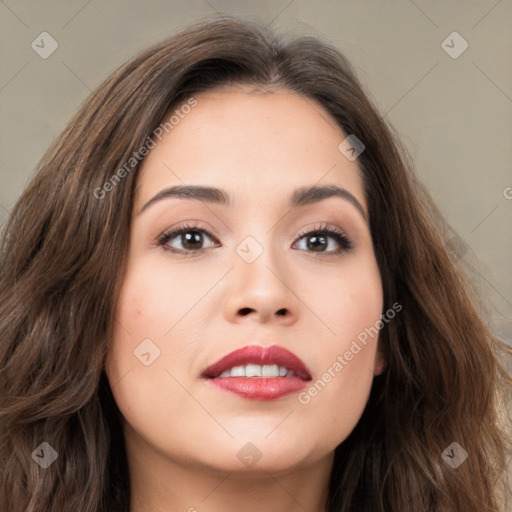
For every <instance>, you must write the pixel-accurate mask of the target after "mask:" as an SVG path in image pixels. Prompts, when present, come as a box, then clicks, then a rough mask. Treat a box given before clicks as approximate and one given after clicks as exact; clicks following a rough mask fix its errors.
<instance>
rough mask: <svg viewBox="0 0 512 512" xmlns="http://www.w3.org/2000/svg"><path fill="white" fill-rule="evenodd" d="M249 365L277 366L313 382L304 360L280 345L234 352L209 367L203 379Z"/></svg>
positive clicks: (247, 347)
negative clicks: (235, 367)
mask: <svg viewBox="0 0 512 512" xmlns="http://www.w3.org/2000/svg"><path fill="white" fill-rule="evenodd" d="M247 364H259V365H267V364H268V365H271V364H277V365H278V366H284V367H286V368H288V370H292V371H293V372H294V373H295V374H296V375H297V376H298V377H300V378H301V379H303V380H311V373H310V372H309V370H308V369H307V367H306V365H305V364H304V363H303V362H302V360H301V359H300V358H299V357H297V356H296V355H295V354H293V353H292V352H290V351H289V350H286V349H285V348H283V347H280V346H278V345H271V346H269V347H261V346H259V345H247V346H245V347H243V348H240V349H237V350H234V351H233V352H230V353H229V354H228V355H226V356H224V357H223V358H221V359H219V360H218V361H217V362H216V363H213V364H212V365H211V366H208V368H206V370H204V371H203V373H202V374H201V377H206V378H215V377H218V376H219V375H220V374H221V373H222V372H224V371H225V370H229V369H230V368H233V367H234V366H245V365H247Z"/></svg>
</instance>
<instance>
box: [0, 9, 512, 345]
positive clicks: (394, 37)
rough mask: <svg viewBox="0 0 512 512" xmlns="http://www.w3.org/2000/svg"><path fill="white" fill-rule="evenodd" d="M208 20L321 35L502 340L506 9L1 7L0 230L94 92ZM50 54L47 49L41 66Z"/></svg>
mask: <svg viewBox="0 0 512 512" xmlns="http://www.w3.org/2000/svg"><path fill="white" fill-rule="evenodd" d="M217 14H233V15H238V16H241V17H245V18H249V19H257V20H260V21H262V22H263V23H264V24H268V25H269V26H270V27H272V28H273V29H275V30H277V31H278V32H279V33H281V34H283V35H285V36H288V37H298V36H301V35H313V36H317V37H320V38H322V39H324V40H326V41H328V42H330V43H332V44H334V45H335V46H336V47H337V48H339V49H340V50H341V51H342V52H343V53H344V54H345V55H346V56H347V57H348V58H349V59H350V60H351V62H352V63H353V64H354V66H355V68H356V70H357V71H358V74H359V77H360V79H361V81H362V83H363V85H364V86H365V88H366V90H367V91H368V92H369V93H370V95H371V97H372V99H373V101H374V102H375V103H376V105H377V107H378V108H379V109H380V111H381V112H382V115H383V116H385V118H386V120H387V121H388V122H389V123H390V124H391V125H393V126H394V127H395V129H396V131H397V132H398V134H399V135H400V138H401V140H402V141H403V143H404V144H405V146H406V148H407V150H408V151H409V153H410V154H411V156H412V158H413V160H414V162H415V164H416V169H417V173H418V175H419V176H420V178H421V180H422V181H423V182H424V183H425V184H426V186H427V188H428V190H429V191H430V193H431V195H432V196H433V198H434V200H435V201H436V203H437V204H438V206H439V207H440V209H441V211H442V212H443V214H444V215H445V217H446V218H447V220H448V222H449V223H450V224H451V226H452V227H453V228H454V229H455V230H456V231H457V232H458V234H459V235H460V238H461V241H459V242H458V244H459V247H461V249H462V254H463V258H464V261H465V262H466V263H468V264H469V265H470V266H472V267H473V268H474V269H475V272H476V276H477V277H478V279H479V281H480V285H481V293H482V296H483V297H484V300H485V301H486V303H488V304H489V306H490V307H491V311H492V314H491V319H492V322H493V327H494V329H495V331H496V332H497V333H498V335H499V336H500V337H502V338H503V339H505V340H506V341H507V342H509V343H510V342H511V340H512V321H511V320H510V319H511V318H512V168H511V162H512V143H511V142H512V136H511V134H512V31H511V29H510V27H512V2H511V1H507V0H501V1H495V0H493V1H487V0H479V1H476V0H471V1H462V0H459V1H448V2H447V1H441V0H434V1H426V0H423V1H422V0H416V1H414V2H413V1H412V0H393V1H377V0H374V1H361V0H351V1H324V0H317V1H306V0H275V1H270V0H262V1H248V0H243V1H240V0H238V1H234V0H208V1H206V0H191V1H185V0H148V1H143V0H131V1H120V0H89V1H87V0H72V1H70V0H66V1H64V0H54V1H50V0H32V1H29V0H6V1H2V2H1V3H0V16H1V21H0V28H1V30H0V34H1V36H0V39H1V57H2V60H1V77H0V112H1V122H0V125H1V141H2V144H1V167H0V226H1V225H3V224H4V223H5V220H6V219H7V216H8V212H9V211H10V209H11V208H12V206H13V205H14V203H15V202H16V200H17V198H18V197H19V195H20V194H21V192H22V190H23V188H24V187H25V185H26V184H27V182H28V180H29V179H30V178H31V176H32V175H33V173H34V170H35V168H36V165H37V162H38V161H39V159H40V158H41V156H42V155H43V153H44V151H45V150H46V149H47V147H48V146H49V144H50V143H51V142H52V141H53V140H54V139H55V137H56V136H57V135H58V134H59V133H60V131H61V130H62V129H63V128H64V126H65V124H66V122H67V121H68V120H69V119H70V117H71V115H72V114H73V113H74V112H75V111H76V109H77V108H78V107H79V106H80V104H81V103H82V102H83V101H84V100H85V98H86V97H87V96H88V95H89V94H90V93H91V91H92V90H94V89H95V88H96V87H97V86H98V85H99V84H100V83H101V82H102V81H103V80H104V79H105V78H106V77H107V76H108V75H109V74H110V73H111V72H112V71H113V70H114V69H115V68H116V67H118V66H119V65H120V64H122V63H123V62H124V61H126V60H127V59H128V58H129V57H131V56H132V55H134V54H135V53H137V52H138V51H139V50H141V49H143V48H145V47H146V46H149V45H151V44H153V43H156V42H158V41H160V40H161V39H164V38H166V37H169V36H171V35H173V34H175V33H176V32H177V31H179V30H181V29H183V28H185V27H186V26H187V25H189V24H191V23H194V22H197V21H202V20H205V19H209V18H211V17H212V16H216V15H217ZM43 32H46V33H47V34H46V35H41V34H42V33H43ZM454 32H456V34H454ZM42 38H43V39H44V43H41V39H42ZM53 40H54V41H53ZM33 42H34V43H33ZM37 45H39V47H38V46H37ZM52 45H53V46H55V45H58V47H57V49H56V50H55V51H54V52H53V53H51V55H49V56H46V58H43V56H42V55H41V53H42V54H43V55H44V52H45V51H46V52H48V51H50V50H51V49H52ZM34 46H35V47H34ZM43 46H44V48H43ZM466 46H467V48H466ZM469 248H470V249H469ZM466 250H467V252H465V251H466Z"/></svg>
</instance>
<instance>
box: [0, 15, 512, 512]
mask: <svg viewBox="0 0 512 512" xmlns="http://www.w3.org/2000/svg"><path fill="white" fill-rule="evenodd" d="M229 84H251V85H254V86H255V87H263V88H267V89H269V90H272V89H275V90H277V89H279V90H283V89H284V90H288V91H292V92H295V93H297V94H300V95H302V96H303V97H305V98H310V99H313V100H316V101H317V102H318V103H319V104H320V105H322V106H323V107H324V108H325V109H326V111H327V112H329V113H330V115H331V116H332V118H333V119H334V120H335V121H336V122H337V124H338V126H339V127H340V128H341V129H342V130H343V132H344V133H345V134H354V135H356V136H357V138H358V139H360V140H361V141H363V143H364V145H365V147H366V148H365V151H364V152H363V153H362V154H361V155H360V156H359V158H358V164H359V168H360V173H361V177H362V180H363V183H364V191H365V196H366V200H367V204H368V210H369V218H370V227H371V234H372V240H373V245H374V248H375V253H376V257H377V262H378V266H379V270H380V274H381V277H382V282H383V290H384V309H383V311H386V310H387V309H389V307H391V305H392V304H393V303H395V302H399V303H400V304H401V305H402V306H403V310H402V311H401V313H400V315H397V316H396V318H395V319H394V320H393V321H392V322H390V323H389V324H387V325H386V326H385V328H384V329H383V330H382V331H381V333H380V336H379V343H380V344H381V347H382V350H383V352H384V355H385V358H386V361H387V366H386V369H385V371H384V372H383V373H382V374H381V375H379V376H377V377H375V379H374V382H373V387H372V391H371V394H370V397H369V400H368V403H367V406H366V408H365V410H364V413H363V415H362V417H361V419H360V421H359V422H358V424H357V425H356V427H355V428H354V430H353V431H352V432H351V434H350V435H349V437H348V438H347V439H346V440H345V441H344V442H343V443H341V444H340V445H339V446H338V447H337V448H336V451H335V458H334V465H333V468H332V473H331V479H330V486H329V495H328V503H327V508H326V512H369V511H371V512H389V511H391V510H392V511H393V512H411V511H415V512H427V511H428V512H460V511H462V510H463V511H465V512H483V511H486V512H491V511H492V512H495V511H499V510H502V509H503V510H504V508H505V506H506V504H505V503H506V501H505V500H506V498H508V497H509V492H508V491H510V489H509V488H508V487H507V486H506V464H507V456H508V455H509V454H510V433H509V431H508V430H507V429H508V422H509V420H510V415H509V413H508V410H509V409H508V403H509V400H510V384H511V383H512V382H511V377H510V375H509V374H508V373H507V371H506V368H505V366H504V364H503V363H502V362H501V361H502V360H503V358H504V357H505V356H510V355H511V350H510V349H509V348H508V347H507V346H506V345H505V343H503V342H502V341H501V340H500V339H499V338H497V337H496V336H495V335H494V334H493V333H492V332H491V330H490V328H489V327H488V326H487V324H486V321H485V316H483V313H482V311H483V309H482V307H481V305H479V303H478V302H477V298H476V295H477V294H476V293H475V292H474V291H472V290H473V288H472V287H471V286H470V285H469V284H468V283H469V279H468V276H467V273H466V272H465V271H463V267H462V264H461V263H462V262H461V261H458V256H457V254H456V251H454V250H453V248H452V247H451V245H450V244H449V243H447V241H448V240H449V237H450V235H451V234H453V233H452V232H451V231H450V228H449V226H448V225H447V223H446V222H445V221H444V220H443V218H442V217H441V215H440V214H439V212H438V210H437V209H436V207H435V205H434V204H433V203H432V200H431V199H430V197H429V195H428V193H427V192H426V191H425V190H424V188H423V187H422V185H421V184H420V183H418V181H417V180H416V178H415V177H414V175H413V172H412V169H413V165H412V163H411V162H410V157H409V156H408V155H407V152H406V151H405V150H404V149H403V147H402V146H401V144H400V142H399V140H398V137H397V136H396V134H395V132H394V130H393V129H392V128H391V127H390V126H389V125H388V123H386V122H385V120H384V119H383V117H382V115H381V114H379V112H378V110H377V108H376V107H375V106H374V105H373V103H372V101H371V100H370V99H369V95H368V94H367V93H365V92H364V89H363V87H362V85H361V83H360V82H359V80H358V78H357V76H356V73H355V71H354V69H353V67H352V66H351V64H350V63H349V62H348V61H347V60H346V58H345V57H344V56H343V55H342V54H341V53H340V52H339V51H338V50H336V49H335V48H333V47H332V46H330V45H329V44H326V43H324V42H322V41H320V40H319V39H317V38H314V37H301V38H299V39H295V40H293V41H290V42H284V41H283V40H282V39H281V38H279V37H277V36H276V35H275V34H273V33H272V32H271V31H270V30H268V29H267V28H265V27H263V26H262V25H261V24H260V23H257V22H253V21H246V20H241V19H238V18H233V17H221V18H216V19H213V20H208V21H203V22H201V23H196V24H195V25H192V26H190V27H188V28H187V29H185V30H183V31H182V32H180V33H179V34H177V35H175V36H174V37H172V38H169V39H167V40H165V41H163V42H161V43H159V44H157V45H155V46H153V47H151V48H149V49H147V50H145V51H142V52H141V53H139V54H138V55H137V56H135V57H134V58H132V59H131V60H130V61H128V62H127V63H126V64H124V65H123V66H121V67H120V68H119V69H117V70H116V71H115V72H114V73H113V74H112V75H111V76H110V77H109V78H108V79H107V80H106V81H105V82H104V83H103V84H102V85H101V86H100V87H99V88H98V89H97V90H96V91H95V92H94V93H93V94H92V95H91V96H90V97H89V98H88V99H87V100H86V101H85V103H84V104H83V106H82V107H81V108H80V110H79V111H78V112H77V113H76V115H75V116H74V117H73V118H72V120H71V121H70V123H69V124H68V125H67V127H66V128H65V129H64V131H63V133H62V134H61V135H60V136H59V137H58V139H57V140H56V142H55V143H54V144H53V145H52V147H51V148H50V149H49V150H48V151H47V153H46V154H45V155H44V157H43V158H42V160H41V162H40V164H39V166H38V169H37V173H36V174H35V176H34V177H33V179H32V181H31V183H30V184H29V185H28V186H27V188H26V189H25V191H24V192H23V193H22V195H21V197H20V198H19V200H18V201H17V203H16V205H15V206H14V208H13V210H12V212H11V215H10V217H9V220H8V223H7V225H6V228H5V229H4V232H3V235H2V240H1V246H0V473H1V478H0V509H1V510H4V511H12V512H18V511H24V512H36V511H59V512H60V511H63V510H77V511H80V512H113V511H115V512H128V511H129V509H130V484H129V473H128V467H127V459H126V454H125V448H124V439H123V434H122V428H121V417H120V412H119V409H118V408H117V406H116V403H115V401H114V399H113V396H112V392H111V389H110V386H109V384H108V382H107V380H106V376H105V359H106V355H107V350H108V343H109V340H110V339H111V336H112V332H113V324H114V322H115V318H114V312H115V305H116V301H117V298H118V291H119V286H120V281H121V280H122V277H123V269H124V264H125V261H126V260H125V258H126V253H127V241H128V240H129V228H130V225H129V224H130V218H131V211H132V202H133V193H134V187H135V183H136V181H135V180H136V175H137V169H138V168H139V166H140V161H130V158H134V156H133V155H134V154H135V153H137V154H138V151H139V149H140V148H142V147H144V146H145V144H147V142H148V137H151V136H152V134H153V132H154V130H155V129H156V127H157V126H158V125H159V124H160V123H161V122H162V120H163V119H164V118H165V116H166V114H168V113H169V112H170V111H171V109H172V108H174V107H176V106H177V105H179V104H180V103H182V102H184V101H186V99H187V98H190V97H191V96H192V95H194V94H197V93H200V92H202V91H205V90H208V89H212V88H214V87H217V86H222V85H229ZM129 161H130V162H131V164H130V167H126V165H125V163H126V162H129ZM123 165H125V167H124V169H125V172H124V173H121V171H120V169H122V168H123ZM121 174H122V176H121ZM115 176H117V177H116V179H115V181H113V180H114V177H115ZM106 183H110V186H107V185H105V186H104V184H106ZM105 191H108V194H107V193H105ZM507 386H508V388H507ZM43 442H47V443H49V444H50V445H51V447H52V448H53V449H54V450H55V451H56V452H57V454H58V456H57V458H56V459H55V461H54V462H53V463H52V464H51V465H50V466H49V467H46V468H43V467H41V466H40V465H39V464H36V463H35V462H34V461H35V460H37V454H38V453H39V454H40V450H41V449H43V448H44V447H43V448H38V447H40V445H41V443H43ZM453 442H457V443H458V444H459V445H460V446H461V447H462V448H464V449H465V450H466V451H467V452H468V454H469V456H468V458H467V460H465V461H464V462H463V463H462V464H461V465H460V466H459V467H457V468H454V467H452V466H451V465H450V464H448V463H447V462H446V460H445V458H443V456H442V454H443V452H444V451H445V449H446V448H447V447H449V446H450V445H451V443H453ZM38 450H39V452H38Z"/></svg>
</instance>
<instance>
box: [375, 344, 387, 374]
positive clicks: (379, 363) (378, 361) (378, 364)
mask: <svg viewBox="0 0 512 512" xmlns="http://www.w3.org/2000/svg"><path fill="white" fill-rule="evenodd" d="M385 368H386V360H385V358H384V354H382V352H381V351H380V350H379V351H378V352H377V355H376V356H375V363H374V365H373V374H374V375H375V376H377V375H380V374H381V373H382V372H383V371H384V369H385Z"/></svg>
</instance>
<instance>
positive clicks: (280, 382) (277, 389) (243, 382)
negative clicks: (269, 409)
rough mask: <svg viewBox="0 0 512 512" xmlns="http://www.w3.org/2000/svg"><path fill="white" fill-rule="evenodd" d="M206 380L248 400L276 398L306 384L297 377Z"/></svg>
mask: <svg viewBox="0 0 512 512" xmlns="http://www.w3.org/2000/svg"><path fill="white" fill-rule="evenodd" d="M207 380H208V382H210V383H211V384H212V385H213V386H215V387H216V388H218V389H221V390H222V391H227V392H228V393H235V394H237V395H239V396H241V397H243V398H248V399H250V400H276V399H277V398H281V397H283V396H286V395H290V394H292V393H295V392H297V391H300V390H301V389H303V388H304V387H305V386H306V385H307V382H306V381H304V380H302V379H300V378H299V377H222V378H219V377H217V378H215V379H207Z"/></svg>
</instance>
